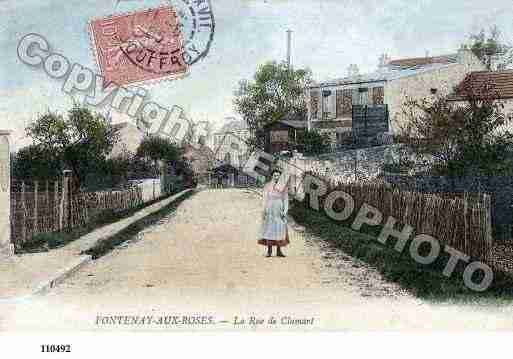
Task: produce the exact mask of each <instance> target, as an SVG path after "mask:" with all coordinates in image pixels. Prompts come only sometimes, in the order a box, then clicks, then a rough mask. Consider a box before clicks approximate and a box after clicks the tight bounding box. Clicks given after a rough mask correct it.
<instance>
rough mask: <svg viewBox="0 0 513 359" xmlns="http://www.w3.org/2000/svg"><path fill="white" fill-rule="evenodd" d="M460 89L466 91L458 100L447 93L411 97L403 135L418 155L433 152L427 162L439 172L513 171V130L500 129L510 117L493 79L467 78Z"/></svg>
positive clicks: (441, 173)
mask: <svg viewBox="0 0 513 359" xmlns="http://www.w3.org/2000/svg"><path fill="white" fill-rule="evenodd" d="M457 93H460V94H462V96H463V101H462V102H461V103H459V104H458V103H456V104H455V103H454V102H450V101H448V100H447V98H445V97H442V98H439V99H437V100H436V101H434V102H429V101H427V100H422V101H417V100H409V101H408V102H407V104H406V106H405V109H404V113H405V115H406V116H407V119H408V122H407V125H406V126H404V127H403V130H402V134H401V136H400V141H401V142H404V143H406V144H407V145H408V147H409V148H410V149H411V150H412V151H413V152H414V153H416V154H417V155H420V156H419V157H422V156H423V155H428V158H429V159H430V160H428V161H427V164H428V165H429V166H430V170H431V172H433V173H434V174H436V175H445V176H453V177H459V176H467V175H484V176H491V175H507V174H510V173H511V169H512V166H511V158H512V157H513V156H512V154H513V153H512V152H513V134H512V133H510V132H509V131H505V130H498V129H499V128H500V127H501V126H502V125H504V124H505V123H506V121H507V120H508V119H507V118H506V116H505V115H504V114H503V113H502V111H501V110H502V104H501V103H500V101H498V100H497V98H498V93H497V92H496V91H495V89H494V87H493V84H491V83H489V82H487V81H485V83H483V84H481V85H478V86H476V85H473V84H472V82H471V81H470V78H468V79H467V80H466V81H464V82H463V83H462V84H461V85H460V86H459V87H458V89H457ZM424 165H426V163H424Z"/></svg>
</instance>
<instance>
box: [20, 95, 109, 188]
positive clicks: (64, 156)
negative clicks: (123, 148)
mask: <svg viewBox="0 0 513 359" xmlns="http://www.w3.org/2000/svg"><path fill="white" fill-rule="evenodd" d="M26 132H27V135H28V136H29V137H31V138H32V140H33V141H34V145H35V146H36V147H37V148H38V149H40V150H41V151H42V153H50V154H51V155H52V157H53V158H54V159H55V160H56V161H58V162H59V167H60V170H61V171H62V170H63V169H65V168H69V169H71V170H72V171H73V175H74V178H75V180H76V182H77V185H78V186H77V188H78V187H79V186H80V184H81V182H82V181H83V179H84V178H85V177H86V176H87V174H88V173H91V172H95V170H96V169H97V168H98V166H99V165H100V164H101V163H103V162H104V161H105V159H106V157H107V155H108V154H109V153H110V151H111V150H112V146H113V145H114V144H115V142H116V141H117V140H118V135H117V131H116V129H115V128H113V127H112V125H111V123H110V121H109V120H107V119H106V118H105V117H104V116H103V115H102V114H99V113H93V112H91V111H90V110H89V109H88V108H86V107H81V106H79V105H78V104H74V105H73V107H72V108H71V109H70V110H69V111H68V114H67V117H66V118H65V117H63V116H62V115H61V114H58V113H56V112H51V111H48V112H47V113H45V114H43V115H41V116H39V117H38V118H37V120H36V121H35V122H34V123H32V124H31V125H30V126H28V127H27V128H26Z"/></svg>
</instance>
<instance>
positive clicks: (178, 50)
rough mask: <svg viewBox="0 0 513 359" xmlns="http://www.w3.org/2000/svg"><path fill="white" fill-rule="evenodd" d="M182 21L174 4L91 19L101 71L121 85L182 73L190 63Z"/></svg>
mask: <svg viewBox="0 0 513 359" xmlns="http://www.w3.org/2000/svg"><path fill="white" fill-rule="evenodd" d="M179 25H180V21H179V19H178V17H177V16H176V13H175V11H174V9H173V8H172V7H171V6H163V7H158V8H155V9H147V10H142V11H137V12H132V13H128V14H121V15H112V16H108V17H105V18H102V19H94V20H92V21H90V23H89V32H90V36H91V40H92V45H93V51H94V53H95V56H96V61H97V63H98V67H99V70H100V72H101V74H102V75H103V76H104V77H105V79H106V81H109V82H110V81H112V82H115V83H117V84H119V85H129V84H136V83H142V82H145V81H151V80H162V79H173V78H177V77H180V76H183V75H184V74H185V73H186V72H187V68H188V65H187V64H186V63H185V62H184V61H183V52H184V48H183V39H182V33H181V30H180V26H179Z"/></svg>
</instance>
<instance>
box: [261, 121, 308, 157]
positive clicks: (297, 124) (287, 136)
mask: <svg viewBox="0 0 513 359" xmlns="http://www.w3.org/2000/svg"><path fill="white" fill-rule="evenodd" d="M306 125H307V123H306V121H299V120H281V121H276V122H273V123H270V124H267V125H266V126H264V136H265V151H266V152H268V153H277V152H280V151H286V150H289V151H291V150H293V149H295V147H296V146H297V144H298V139H299V138H300V136H301V135H302V133H304V132H305V131H306Z"/></svg>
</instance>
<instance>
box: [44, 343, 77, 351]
mask: <svg viewBox="0 0 513 359" xmlns="http://www.w3.org/2000/svg"><path fill="white" fill-rule="evenodd" d="M41 352H42V353H71V345H69V344H67V345H64V344H61V345H54V344H51V345H50V344H42V345H41Z"/></svg>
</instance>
